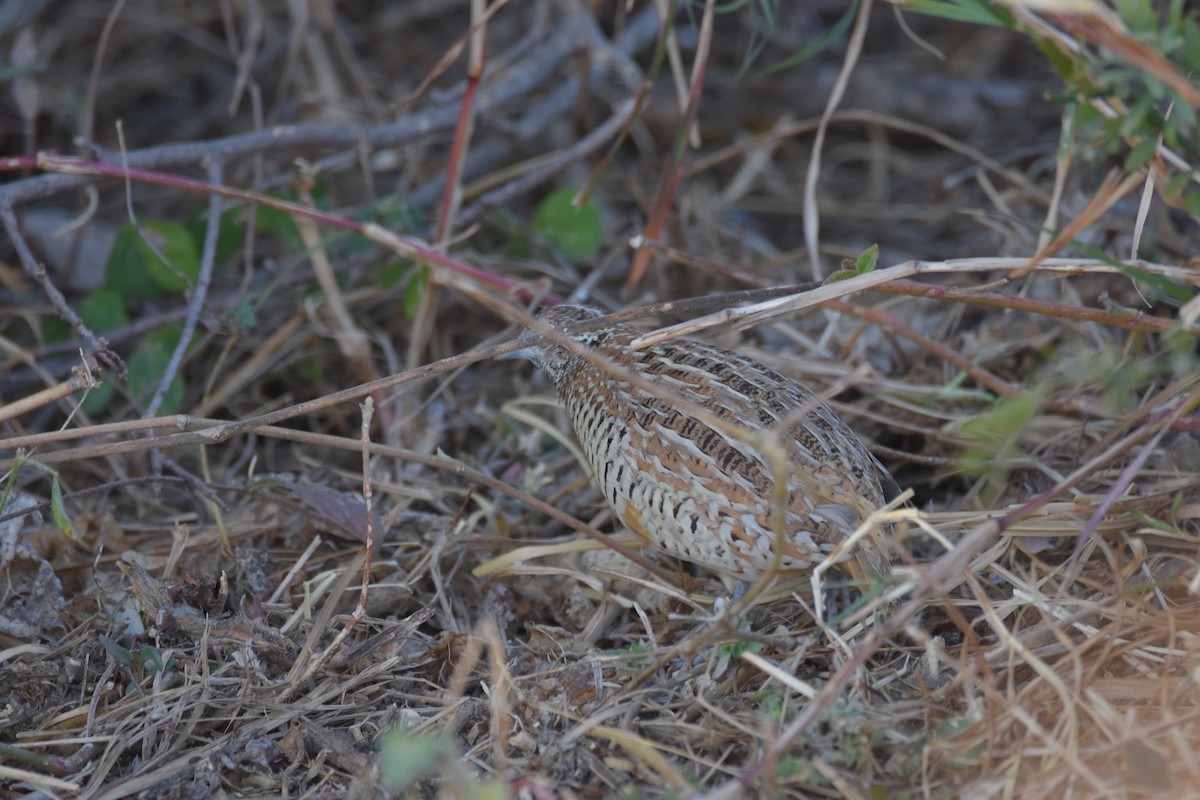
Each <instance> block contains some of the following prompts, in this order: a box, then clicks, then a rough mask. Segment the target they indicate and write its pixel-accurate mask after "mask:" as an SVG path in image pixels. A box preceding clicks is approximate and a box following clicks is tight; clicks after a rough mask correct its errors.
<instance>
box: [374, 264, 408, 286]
mask: <svg viewBox="0 0 1200 800" xmlns="http://www.w3.org/2000/svg"><path fill="white" fill-rule="evenodd" d="M412 268H413V263H412V262H411V261H388V262H386V263H384V264H379V265H377V266H376V267H375V285H376V286H377V287H379V288H380V289H391V288H392V287H393V286H395V285H396V284H398V283H399V282H400V279H401V278H403V277H404V276H405V275H407V274H408V272H409V271H410V270H411V269H412Z"/></svg>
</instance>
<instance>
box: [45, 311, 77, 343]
mask: <svg viewBox="0 0 1200 800" xmlns="http://www.w3.org/2000/svg"><path fill="white" fill-rule="evenodd" d="M73 335H74V331H72V330H71V326H70V324H68V323H67V321H66V320H65V319H59V318H58V317H51V318H50V319H45V320H42V339H43V340H44V341H45V342H46V344H58V343H59V342H66V341H69V340H70V338H71V337H72V336H73Z"/></svg>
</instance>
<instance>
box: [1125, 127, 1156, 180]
mask: <svg viewBox="0 0 1200 800" xmlns="http://www.w3.org/2000/svg"><path fill="white" fill-rule="evenodd" d="M1157 150H1158V140H1157V139H1156V138H1154V137H1153V136H1147V137H1146V138H1145V139H1142V141H1140V142H1138V144H1137V147H1134V148H1133V149H1132V150H1130V151H1129V155H1128V156H1127V157H1126V158H1125V169H1126V171H1128V172H1133V171H1134V170H1136V169H1140V168H1141V167H1143V166H1145V165H1146V164H1148V163H1149V162H1150V159H1152V158H1154V153H1155V152H1156V151H1157Z"/></svg>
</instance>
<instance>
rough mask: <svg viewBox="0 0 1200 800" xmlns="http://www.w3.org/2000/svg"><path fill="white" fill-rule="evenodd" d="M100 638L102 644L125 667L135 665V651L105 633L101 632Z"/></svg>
mask: <svg viewBox="0 0 1200 800" xmlns="http://www.w3.org/2000/svg"><path fill="white" fill-rule="evenodd" d="M99 638H100V644H101V646H103V647H104V649H105V650H107V651H108V654H109V655H110V656H112V657H113V660H114V661H116V662H117V663H118V664H120V665H122V666H125V667H132V666H133V653H131V652H129V651H128V650H126V649H125V648H124V647H122V646H121V645H119V644H117V643H116V642H114V641H113V640H112V639H110V638H108V637H107V636H105V635H104V634H100V637H99Z"/></svg>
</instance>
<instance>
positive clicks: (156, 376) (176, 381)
mask: <svg viewBox="0 0 1200 800" xmlns="http://www.w3.org/2000/svg"><path fill="white" fill-rule="evenodd" d="M181 335H183V325H181V324H180V323H172V324H170V325H167V326H165V327H163V328H160V329H159V330H157V331H155V332H154V333H152V334H150V335H149V336H147V337H146V338H145V339H143V340H142V343H141V344H139V345H138V346H137V349H136V350H134V351H133V355H131V356H130V357H129V361H128V364H127V366H128V367H129V393H130V394H132V395H133V397H134V399H135V400H136V401H137V403H138V405H139V407H141V408H142V409H145V408H146V406H147V405H149V403H150V398H151V397H152V396H153V393H154V392H155V391H157V390H158V384H159V382H160V381H161V380H162V375H163V373H164V372H165V371H166V369H167V364H168V362H170V360H171V353H172V352H174V350H175V345H176V344H178V342H179V337H180V336H181ZM183 393H184V384H183V378H182V377H181V376H180V375H179V374H176V375H175V377H174V378H173V379H172V380H171V386H170V388H169V389H167V396H166V397H165V398H163V402H162V405H161V406H159V409H158V413H160V414H163V415H167V414H176V413H178V412H179V410H180V409H181V408H182V407H183Z"/></svg>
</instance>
